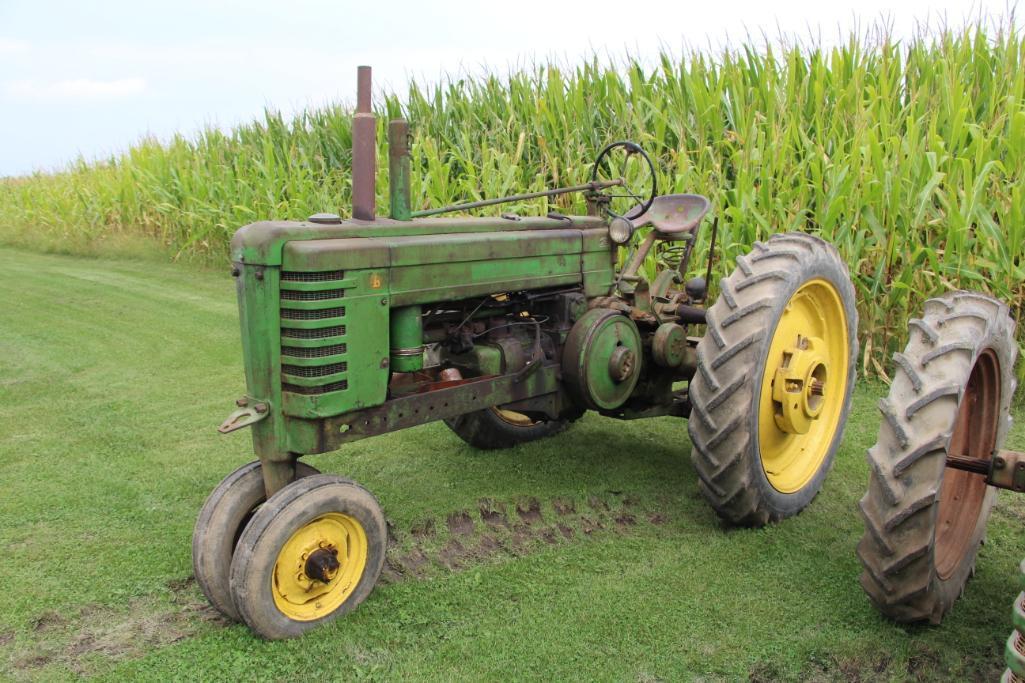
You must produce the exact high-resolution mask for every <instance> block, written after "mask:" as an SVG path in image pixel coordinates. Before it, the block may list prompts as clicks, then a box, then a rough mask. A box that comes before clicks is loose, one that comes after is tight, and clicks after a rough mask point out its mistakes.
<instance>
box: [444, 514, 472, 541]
mask: <svg viewBox="0 0 1025 683" xmlns="http://www.w3.org/2000/svg"><path fill="white" fill-rule="evenodd" d="M446 524H447V525H448V532H449V533H450V534H457V535H459V536H469V535H470V534H472V533H473V519H471V518H470V513H468V512H467V511H466V510H463V511H461V512H453V513H452V514H451V515H449V516H448V519H447V520H446Z"/></svg>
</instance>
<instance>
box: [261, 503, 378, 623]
mask: <svg viewBox="0 0 1025 683" xmlns="http://www.w3.org/2000/svg"><path fill="white" fill-rule="evenodd" d="M317 550H327V551H329V552H330V551H337V556H336V557H337V560H338V563H339V567H338V569H337V570H336V571H335V572H334V574H333V576H331V577H330V579H329V580H328V581H327V582H324V581H318V580H315V579H312V578H310V577H308V576H307V575H306V562H307V560H308V559H309V557H310V554H311V553H313V552H314V551H317ZM368 553H369V545H368V543H367V534H366V531H364V529H363V525H362V524H360V523H359V521H358V520H356V518H355V517H352V516H350V515H346V514H343V513H341V512H330V513H328V514H326V515H322V516H320V517H318V518H316V519H314V520H313V521H311V522H309V523H307V524H305V525H304V526H302V527H301V528H300V529H298V530H297V531H296V532H295V533H294V534H292V536H291V537H290V538H289V539H288V541H287V542H286V543H285V545H284V546H282V548H281V551H280V552H279V553H278V559H277V561H276V562H275V564H274V578H273V587H272V590H273V593H274V604H275V605H276V606H277V608H278V609H279V610H280V611H281V613H282V614H284V615H285V616H286V617H288V618H289V619H294V620H295V621H313V620H314V619H320V618H321V617H325V616H327V615H329V614H331V613H332V612H334V611H335V610H336V609H338V608H339V607H341V606H342V603H344V602H345V601H346V599H348V597H349V596H350V595H352V592H353V591H354V590H356V586H357V585H358V584H359V580H360V578H361V577H362V576H363V570H364V569H365V568H366V566H367V555H368Z"/></svg>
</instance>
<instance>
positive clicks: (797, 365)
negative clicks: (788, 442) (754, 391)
mask: <svg viewBox="0 0 1025 683" xmlns="http://www.w3.org/2000/svg"><path fill="white" fill-rule="evenodd" d="M824 345H825V343H824V342H823V341H822V340H821V339H819V338H818V337H804V336H800V335H798V337H797V341H796V343H795V344H794V345H793V346H791V347H788V348H786V349H785V350H784V351H783V354H782V356H783V357H782V359H781V363H780V366H779V367H778V368H776V373H775V376H774V378H773V386H772V400H773V402H774V403H775V404H777V405H776V408H775V415H774V418H775V421H776V425H777V426H778V427H779V428H780V429H781V430H782V431H784V432H786V433H787V434H807V433H808V431H809V430H810V429H811V423H812V420H815V419H817V418H818V417H819V416H820V415H821V414H822V406H823V405H824V404H825V396H826V389H827V386H828V385H827V379H828V377H829V363H828V360H827V358H826V356H825V355H824V354H823V353H822V352H821V351H820V349H822V348H823V346H824Z"/></svg>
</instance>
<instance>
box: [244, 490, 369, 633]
mask: <svg viewBox="0 0 1025 683" xmlns="http://www.w3.org/2000/svg"><path fill="white" fill-rule="evenodd" d="M387 534H388V532H387V528H386V526H385V519H384V513H383V512H382V511H381V506H380V505H379V504H378V502H377V499H376V498H374V496H373V495H371V494H370V492H369V491H367V490H366V489H365V488H363V487H362V486H360V485H359V484H357V483H355V482H353V481H351V480H349V479H345V478H343V477H338V476H335V475H330V474H318V475H316V476H312V477H305V478H303V479H297V480H296V481H294V482H292V483H291V484H289V485H288V486H286V487H284V488H283V489H281V490H280V491H278V492H277V493H275V494H274V495H273V496H271V497H270V498H269V499H268V500H267V502H266V503H264V504H263V505H262V506H261V507H260V509H259V510H257V511H256V513H255V514H254V515H253V518H252V520H251V521H250V522H249V524H248V526H246V528H245V530H244V531H243V532H242V536H241V537H240V538H239V540H238V546H237V547H236V549H235V556H234V557H233V558H232V560H231V580H230V586H231V597H232V601H233V602H234V604H235V608H236V609H237V610H238V612H239V615H240V616H241V617H242V620H243V621H244V622H245V623H246V624H247V625H248V626H249V628H251V629H252V630H253V631H254V632H255V633H257V634H258V635H260V636H261V637H263V638H267V639H268V640H278V639H281V638H293V637H296V636H299V635H302V634H303V633H305V632H307V631H309V630H310V629H312V628H315V627H316V626H318V625H320V624H323V623H326V622H328V621H331V620H333V619H336V618H338V617H339V616H341V615H343V614H345V613H347V612H350V611H352V610H353V609H355V608H356V607H357V606H359V604H360V603H362V602H363V600H365V599H366V598H367V596H368V595H370V592H371V591H372V590H373V589H374V584H375V583H377V577H378V576H379V575H380V574H381V567H382V566H383V565H384V556H385V550H386V548H387V544H388V536H387Z"/></svg>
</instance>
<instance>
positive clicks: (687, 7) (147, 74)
mask: <svg viewBox="0 0 1025 683" xmlns="http://www.w3.org/2000/svg"><path fill="white" fill-rule="evenodd" d="M603 7H604V5H603V3H600V2H590V3H582V2H562V1H560V0H547V1H539V0H519V1H517V2H513V3H509V2H486V1H482V0H477V1H476V2H467V1H462V0H460V1H456V2H445V1H443V0H419V1H413V2H409V1H407V0H387V1H382V0H361V1H360V2H350V1H348V0H335V1H333V2H331V1H328V0H289V1H287V2H286V1H283V0H245V1H243V0H177V1H175V2H148V1H147V0H130V1H126V0H93V1H92V2H82V0H75V1H73V2H71V1H64V0H0V177H2V176H16V175H23V174H28V173H31V172H33V171H37V170H41V171H52V170H55V169H59V168H62V167H64V166H66V165H67V164H68V163H70V162H72V161H73V160H75V159H76V158H78V157H79V156H82V157H84V158H86V159H97V158H103V157H106V156H109V155H111V154H115V153H118V152H120V151H123V150H125V149H127V148H128V147H129V146H130V145H131V144H132V143H133V142H135V141H137V140H139V139H140V138H142V137H143V136H146V135H152V136H156V137H158V138H160V139H167V138H168V137H170V136H171V135H173V134H174V133H176V132H180V133H184V134H186V135H192V134H195V133H196V132H198V131H200V130H202V129H203V128H204V127H207V126H218V127H222V128H227V127H230V126H231V125H232V124H235V123H239V122H244V121H249V120H252V119H254V118H256V117H259V116H260V115H261V114H262V112H263V110H264V109H265V108H268V107H269V108H273V109H277V110H280V111H283V112H285V113H291V112H294V111H297V110H300V109H302V108H304V107H309V106H316V105H318V104H322V103H325V102H334V101H343V102H351V101H353V99H354V97H355V80H356V67H357V66H358V65H360V64H369V65H371V66H373V68H374V85H375V88H377V89H382V88H383V89H386V90H389V91H395V92H399V93H402V92H404V91H405V86H406V84H407V83H408V81H409V79H410V78H416V79H417V80H419V81H421V82H433V81H436V80H438V79H439V78H441V77H442V75H444V74H448V75H453V74H461V73H470V74H473V73H479V72H480V71H482V70H485V69H487V70H491V71H498V72H504V71H506V70H508V69H509V68H513V67H515V66H516V65H521V64H529V63H530V62H532V61H541V60H547V59H555V60H558V61H560V62H561V63H565V64H574V63H576V62H579V61H580V60H581V59H584V58H586V57H588V56H591V55H593V54H594V53H596V52H597V53H598V54H600V55H611V56H613V57H615V56H622V55H623V54H626V53H629V54H631V55H633V56H636V57H639V58H641V59H642V60H645V59H653V58H654V56H655V55H657V53H658V51H659V49H660V48H667V49H669V50H671V51H673V52H674V53H677V54H679V53H681V52H682V51H684V50H685V49H703V50H712V51H713V52H714V51H718V50H719V49H721V48H722V47H723V46H727V45H733V46H736V45H739V44H740V43H741V42H746V36H748V35H753V36H755V37H756V38H757V39H758V41H759V42H760V41H761V40H762V36H763V35H767V36H769V37H770V38H773V37H776V36H779V35H781V34H783V35H788V36H796V37H798V38H801V39H804V40H807V39H808V38H809V37H814V39H815V40H817V41H819V42H820V43H821V44H824V45H829V44H832V43H835V42H837V40H838V36H840V35H843V34H846V33H848V32H849V31H851V30H855V29H858V28H860V29H862V30H864V29H866V28H867V27H870V26H872V25H874V24H876V23H878V22H880V21H884V22H885V23H887V24H889V25H891V26H892V32H893V34H894V35H895V36H898V37H903V38H906V37H910V36H912V35H913V34H914V33H915V31H916V30H917V27H919V26H921V25H922V24H929V25H931V26H937V25H939V24H941V23H942V22H943V21H946V22H947V23H948V24H950V25H954V26H960V25H962V24H964V23H965V21H967V20H969V19H971V18H974V17H978V16H979V15H980V13H981V14H984V15H986V16H990V17H1002V16H1006V15H1007V14H1008V13H1009V4H1008V1H1007V0H995V1H988V0H960V1H958V0H855V1H852V0H814V1H808V0H794V1H789V2H788V1H785V0H759V1H757V2H754V1H749V0H721V1H719V2H714V1H708V0H704V1H701V2H695V1H694V0H675V1H672V2H656V1H654V0H631V1H630V2H620V3H615V4H610V9H609V10H604V9H603ZM1018 25H1020V22H1018Z"/></svg>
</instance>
